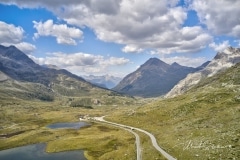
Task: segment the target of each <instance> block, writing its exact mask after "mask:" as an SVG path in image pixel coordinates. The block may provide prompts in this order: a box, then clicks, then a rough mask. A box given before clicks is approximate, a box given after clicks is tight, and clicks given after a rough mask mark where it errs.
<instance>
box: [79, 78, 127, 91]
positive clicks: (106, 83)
mask: <svg viewBox="0 0 240 160" xmlns="http://www.w3.org/2000/svg"><path fill="white" fill-rule="evenodd" d="M82 77H83V78H85V79H86V81H88V82H91V83H93V84H95V85H98V86H101V87H104V88H108V89H111V88H113V87H115V86H116V85H117V84H118V83H119V82H120V81H121V80H122V78H119V77H114V76H110V75H103V76H94V75H89V76H82Z"/></svg>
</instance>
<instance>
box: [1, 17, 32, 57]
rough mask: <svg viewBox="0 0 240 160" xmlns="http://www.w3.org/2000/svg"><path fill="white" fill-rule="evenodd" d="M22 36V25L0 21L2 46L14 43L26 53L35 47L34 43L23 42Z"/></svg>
mask: <svg viewBox="0 0 240 160" xmlns="http://www.w3.org/2000/svg"><path fill="white" fill-rule="evenodd" d="M23 38H24V30H23V28H22V27H20V26H18V27H16V26H14V25H13V24H7V23H5V22H1V21H0V44H2V45H4V46H10V45H14V46H16V47H17V48H18V49H20V50H21V51H23V52H24V53H26V54H30V53H32V52H33V51H34V50H35V49H36V47H35V45H33V44H30V43H27V42H23V41H22V40H23Z"/></svg>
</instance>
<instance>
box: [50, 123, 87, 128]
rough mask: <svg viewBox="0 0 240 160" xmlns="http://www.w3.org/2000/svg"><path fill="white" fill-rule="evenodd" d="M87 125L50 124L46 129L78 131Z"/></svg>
mask: <svg viewBox="0 0 240 160" xmlns="http://www.w3.org/2000/svg"><path fill="white" fill-rule="evenodd" d="M88 125H89V124H88V123H86V122H71V123H54V124H50V125H48V126H47V127H48V128H51V129H60V128H72V129H79V128H81V127H85V126H88Z"/></svg>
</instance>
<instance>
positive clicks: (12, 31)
mask: <svg viewBox="0 0 240 160" xmlns="http://www.w3.org/2000/svg"><path fill="white" fill-rule="evenodd" d="M23 35H24V30H23V28H22V27H20V26H18V27H16V26H14V25H13V24H7V23H5V22H2V21H0V43H19V42H20V41H21V40H22V39H23Z"/></svg>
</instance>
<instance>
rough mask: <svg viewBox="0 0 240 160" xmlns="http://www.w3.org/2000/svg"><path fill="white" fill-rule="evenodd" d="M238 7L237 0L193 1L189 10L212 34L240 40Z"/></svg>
mask: <svg viewBox="0 0 240 160" xmlns="http://www.w3.org/2000/svg"><path fill="white" fill-rule="evenodd" d="M239 6H240V1H239V0H228V1H227V0H194V1H193V2H192V6H191V8H192V9H193V10H195V11H196V12H197V15H198V17H199V18H200V21H201V23H203V24H205V25H206V26H207V28H208V29H209V30H210V31H212V32H213V33H215V34H217V35H231V36H235V37H237V38H240V19H239V15H240V9H239Z"/></svg>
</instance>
